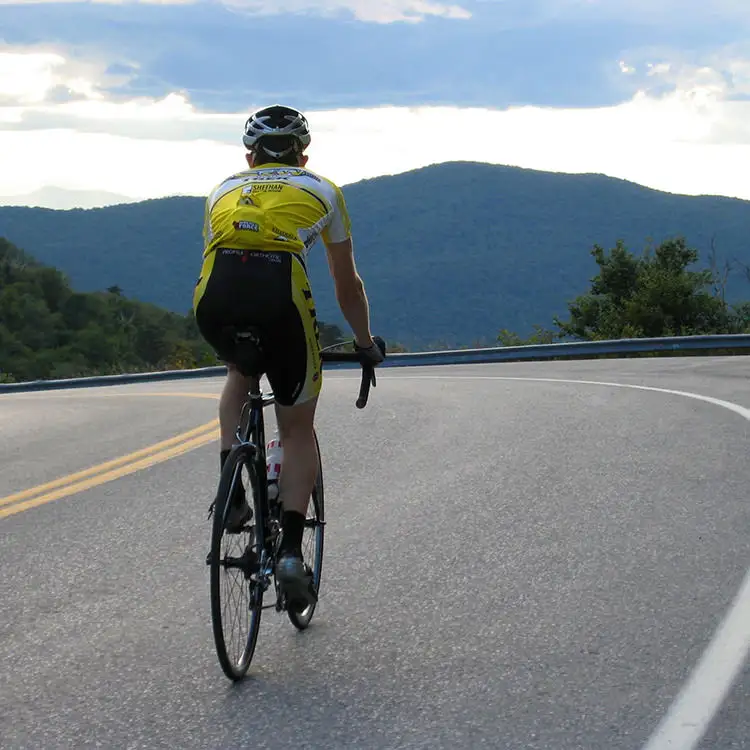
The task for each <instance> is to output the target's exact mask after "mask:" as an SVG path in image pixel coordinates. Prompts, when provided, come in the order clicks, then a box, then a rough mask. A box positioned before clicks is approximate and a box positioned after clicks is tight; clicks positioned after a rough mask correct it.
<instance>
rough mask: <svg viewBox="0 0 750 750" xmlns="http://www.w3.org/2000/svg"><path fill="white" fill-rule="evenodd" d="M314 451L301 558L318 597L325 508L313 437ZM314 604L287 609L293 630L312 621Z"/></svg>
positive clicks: (316, 446) (319, 461) (316, 438)
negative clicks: (314, 472) (314, 473)
mask: <svg viewBox="0 0 750 750" xmlns="http://www.w3.org/2000/svg"><path fill="white" fill-rule="evenodd" d="M315 450H316V451H317V454H318V475H317V478H316V480H315V486H314V487H313V491H312V495H311V497H310V502H309V503H308V506H307V519H306V520H305V531H304V534H303V536H302V557H303V559H304V561H305V565H306V566H307V567H308V569H309V570H310V571H311V572H312V578H313V586H314V588H315V592H316V593H317V594H318V595H320V578H321V573H322V570H323V537H324V530H325V506H324V503H323V465H322V462H321V459H320V445H319V444H318V436H317V434H316V435H315ZM315 607H316V604H308V605H307V607H305V609H303V610H302V611H300V612H298V611H296V610H294V609H288V610H287V614H288V615H289V619H290V621H291V623H292V625H294V627H295V628H298V629H299V630H304V629H305V628H306V627H307V626H308V625H309V624H310V620H312V616H313V614H314V612H315Z"/></svg>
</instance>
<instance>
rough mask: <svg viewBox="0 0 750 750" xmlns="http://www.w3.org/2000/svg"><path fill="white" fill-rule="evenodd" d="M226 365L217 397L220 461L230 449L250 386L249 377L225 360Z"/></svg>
mask: <svg viewBox="0 0 750 750" xmlns="http://www.w3.org/2000/svg"><path fill="white" fill-rule="evenodd" d="M225 364H226V366H227V378H226V380H225V381H224V387H223V388H222V391H221V397H220V399H219V430H220V433H221V438H220V440H221V456H222V463H223V460H224V458H225V457H226V455H227V454H228V453H229V451H230V450H231V449H232V446H233V445H234V442H235V434H236V432H237V424H238V423H239V421H240V414H241V413H242V407H243V405H244V404H245V401H246V400H247V392H248V389H249V388H250V379H249V378H246V377H245V376H244V375H243V374H242V373H241V372H240V371H239V370H238V369H237V367H236V366H235V365H233V364H231V363H230V362H225Z"/></svg>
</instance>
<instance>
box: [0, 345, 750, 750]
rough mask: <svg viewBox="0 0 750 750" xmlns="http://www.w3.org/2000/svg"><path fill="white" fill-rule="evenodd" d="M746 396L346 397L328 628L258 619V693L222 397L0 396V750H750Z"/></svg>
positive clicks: (336, 464) (399, 377)
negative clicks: (230, 609)
mask: <svg viewBox="0 0 750 750" xmlns="http://www.w3.org/2000/svg"><path fill="white" fill-rule="evenodd" d="M749 378H750V358H739V357H738V358H711V359H707V358H696V359H692V358H675V359H656V360H654V359H651V360H645V359H640V360H622V361H617V360H607V361H594V362H557V363H528V364H503V365H479V366H471V367H468V366H466V367H432V368H405V369H395V368H394V369H386V368H384V369H382V370H381V374H380V377H379V380H378V387H377V389H376V390H374V391H373V393H372V395H371V401H370V405H369V406H368V407H367V409H365V410H364V411H358V410H357V409H355V408H354V400H355V398H356V392H357V387H358V373H357V372H354V371H351V372H344V371H336V372H331V373H329V374H328V375H327V376H326V384H325V387H324V394H323V397H322V400H321V406H320V413H319V419H318V425H319V434H320V438H321V441H322V449H323V458H324V471H325V481H326V504H327V515H328V526H327V536H326V555H325V560H324V573H323V575H324V580H323V586H324V590H323V594H322V598H321V604H320V606H319V608H318V611H317V613H316V615H315V619H314V620H313V625H312V626H311V627H310V629H309V630H308V631H307V632H305V633H298V632H296V631H295V630H294V629H293V628H292V626H291V625H290V624H289V622H288V621H287V619H286V617H285V616H280V615H277V614H276V613H274V612H273V611H272V610H269V611H267V612H266V613H264V618H263V624H262V627H261V634H260V638H259V643H258V648H257V651H256V656H255V660H254V662H253V665H252V667H251V672H250V673H249V676H248V678H247V679H246V680H245V682H244V683H241V684H239V685H237V686H233V685H231V684H230V683H229V682H228V681H227V680H226V678H225V677H224V676H223V674H222V673H221V670H220V668H219V666H218V663H217V661H216V656H215V652H214V646H213V641H212V636H211V628H210V619H209V607H208V571H207V569H206V568H205V565H204V557H205V550H206V545H207V541H208V535H209V523H208V522H207V520H206V510H207V506H208V503H209V502H210V499H211V496H212V492H213V490H214V487H215V482H216V477H217V468H218V454H217V453H218V448H217V444H216V430H215V416H216V406H217V402H216V396H217V394H218V393H219V390H220V387H221V381H220V380H219V379H216V380H205V381H200V380H198V381H179V382H172V383H155V384H142V385H132V386H123V387H108V388H98V389H85V390H84V389H81V390H71V391H52V392H46V393H34V394H17V395H0V456H2V459H0V461H1V464H0V466H1V469H2V470H1V471H0V601H1V602H2V608H1V609H0V661H1V663H2V672H1V673H0V675H1V676H0V707H1V709H0V747H2V748H3V750H16V749H20V748H24V749H25V748H30V749H32V748H33V749H34V750H36V749H37V748H44V750H56V749H57V748H76V749H79V748H107V749H110V748H118V749H119V748H122V749H123V750H125V749H127V750H135V749H136V748H144V749H148V750H156V749H158V748H170V749H171V748H180V749H181V750H189V749H190V750H192V749H193V748H201V749H207V750H219V749H225V748H227V749H228V748H232V749H237V748H254V749H256V748H283V747H296V748H315V749H317V748H331V749H338V748H341V749H346V750H350V749H353V748H357V749H359V748H362V749H363V750H366V749H370V748H389V749H391V748H393V749H396V748H398V749H401V748H403V749H407V748H408V749H417V748H420V749H421V748H425V749H427V748H429V749H430V750H432V749H434V748H469V749H470V750H473V749H474V748H482V747H488V748H513V749H514V748H529V749H537V748H539V749H541V748H544V749H545V750H547V749H550V750H573V749H576V750H578V749H579V748H585V749H589V748H591V749H592V750H593V749H596V750H600V749H603V748H606V749H607V750H619V749H620V748H622V749H625V748H628V749H633V750H635V749H638V750H642V749H643V748H646V747H647V746H648V750H666V748H678V750H688V749H691V748H694V747H695V748H701V749H702V750H707V749H708V748H716V749H717V750H719V749H720V750H733V749H735V748H748V747H750V711H748V708H747V707H748V705H750V670H748V667H747V664H746V663H745V656H746V651H747V645H748V643H750V587H748V588H743V585H744V584H743V582H744V580H745V575H746V571H747V569H748V566H750V544H749V543H748V540H749V539H750V503H748V496H749V494H750V493H749V492H748V487H749V486H750V462H748V447H749V446H750V421H749V420H750V388H749V387H748V385H749V384H750V380H749ZM550 379H554V380H556V381H558V382H551V381H550ZM563 380H564V381H586V382H561V381H563ZM601 383H608V385H602V384H601ZM613 383H619V384H621V385H627V386H640V387H638V388H631V387H616V386H615V385H613ZM644 386H645V388H643V387H644ZM656 389H666V390H667V391H681V392H686V393H690V394H694V395H698V396H704V397H708V400H700V399H696V398H694V397H690V396H688V395H685V394H682V395H681V394H677V393H668V392H664V390H656ZM711 399H714V401H712V400H711ZM719 400H720V401H721V402H725V403H719ZM175 436H179V437H177V438H175ZM172 438H175V439H172ZM170 439H172V440H170ZM157 443H158V444H159V445H156V444H157ZM155 445H156V447H149V446H155ZM118 459H119V460H118ZM102 464H106V465H105V466H104V467H101V465H102ZM95 466H96V467H100V468H98V469H97V470H96V471H93V472H90V473H86V470H87V469H89V468H90V467H95ZM71 475H74V476H71ZM63 477H64V479H63V480H61V481H60V482H58V483H55V480H59V479H60V478H63ZM40 485H45V486H44V487H42V488H38V487H39V486H40ZM32 488H38V489H34V490H32ZM738 592H739V593H738ZM733 601H734V604H733ZM712 638H713V639H714V640H712ZM701 659H702V661H701ZM725 688H726V689H725ZM681 691H682V692H681ZM659 727H661V731H657V730H658V728H659Z"/></svg>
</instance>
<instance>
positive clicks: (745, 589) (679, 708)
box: [398, 375, 750, 750]
mask: <svg viewBox="0 0 750 750" xmlns="http://www.w3.org/2000/svg"><path fill="white" fill-rule="evenodd" d="M398 379H411V380H512V381H522V382H536V383H567V384H571V385H598V386H607V387H611V388H630V389H631V390H638V391H652V392H654V393H666V394H669V395H672V396H682V397H684V398H690V399H693V400H694V401H703V402H705V403H708V404H713V405H714V406H721V407H722V408H724V409H728V410H729V411H732V412H734V413H735V414H739V415H740V416H741V417H744V418H745V419H747V420H748V421H750V409H746V408H745V407H744V406H740V405H739V404H735V403H733V402H732V401H724V400H723V399H720V398H713V397H712V396H703V395H701V394H700V393H692V392H690V391H679V390H674V389H671V388H657V387H654V386H648V385H635V384H633V383H609V382H603V381H600V380H573V379H568V378H534V377H520V376H518V377H514V376H507V375H400V376H399V377H398ZM748 653H750V569H749V570H748V571H747V573H746V574H745V578H744V580H743V582H742V585H741V586H740V589H739V591H738V592H737V594H736V595H735V597H734V599H733V601H732V603H731V605H730V607H729V609H728V610H727V612H726V613H725V615H724V617H723V618H722V620H721V622H720V624H719V626H718V628H717V629H716V630H715V631H714V634H713V636H712V637H711V640H710V641H709V644H708V646H707V647H706V649H705V650H704V651H703V653H702V654H701V658H700V659H699V660H698V663H697V664H696V665H695V667H694V668H693V670H692V672H691V673H690V676H689V677H688V679H687V681H686V682H685V683H684V685H683V686H682V689H681V690H680V692H679V693H678V694H677V697H676V698H675V699H674V701H673V702H672V704H671V705H670V707H669V708H668V709H667V712H666V714H665V715H664V717H663V719H662V720H661V722H660V723H659V725H658V726H657V727H656V729H655V730H654V732H653V734H652V735H651V737H650V738H649V739H648V741H647V742H646V744H645V745H644V746H643V749H642V750H694V748H695V747H696V746H697V745H698V743H699V742H700V741H701V739H702V738H703V735H704V734H705V733H706V730H707V729H708V726H709V724H710V723H711V721H712V720H713V718H714V717H715V716H716V714H717V713H718V711H719V710H720V708H721V705H722V703H723V701H724V698H725V697H726V695H727V693H728V692H729V690H730V688H731V687H732V684H733V683H734V680H735V678H736V677H737V674H738V673H739V671H740V670H741V669H742V667H743V665H744V663H745V661H746V660H747V657H748Z"/></svg>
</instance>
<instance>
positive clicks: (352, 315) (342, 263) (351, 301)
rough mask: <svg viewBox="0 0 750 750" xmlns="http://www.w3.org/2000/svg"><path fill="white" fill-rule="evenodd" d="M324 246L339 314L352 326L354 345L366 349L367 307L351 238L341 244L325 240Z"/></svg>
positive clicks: (368, 338)
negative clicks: (339, 309) (339, 310)
mask: <svg viewBox="0 0 750 750" xmlns="http://www.w3.org/2000/svg"><path fill="white" fill-rule="evenodd" d="M324 244H325V246H326V254H327V256H328V267H329V268H330V269H331V276H332V277H333V283H334V287H335V289H336V299H337V301H338V303H339V307H340V308H341V312H342V313H343V314H344V317H345V318H346V322H347V323H349V325H350V326H351V328H352V331H353V332H354V339H355V341H356V342H357V344H358V345H359V346H363V347H369V346H371V345H372V335H371V333H370V308H369V305H368V302H367V295H366V294H365V285H364V284H363V282H362V279H361V277H360V275H359V274H358V273H357V267H356V265H355V263H354V246H353V244H352V239H351V237H349V238H347V239H345V240H343V241H342V242H331V241H328V242H325V243H324Z"/></svg>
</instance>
